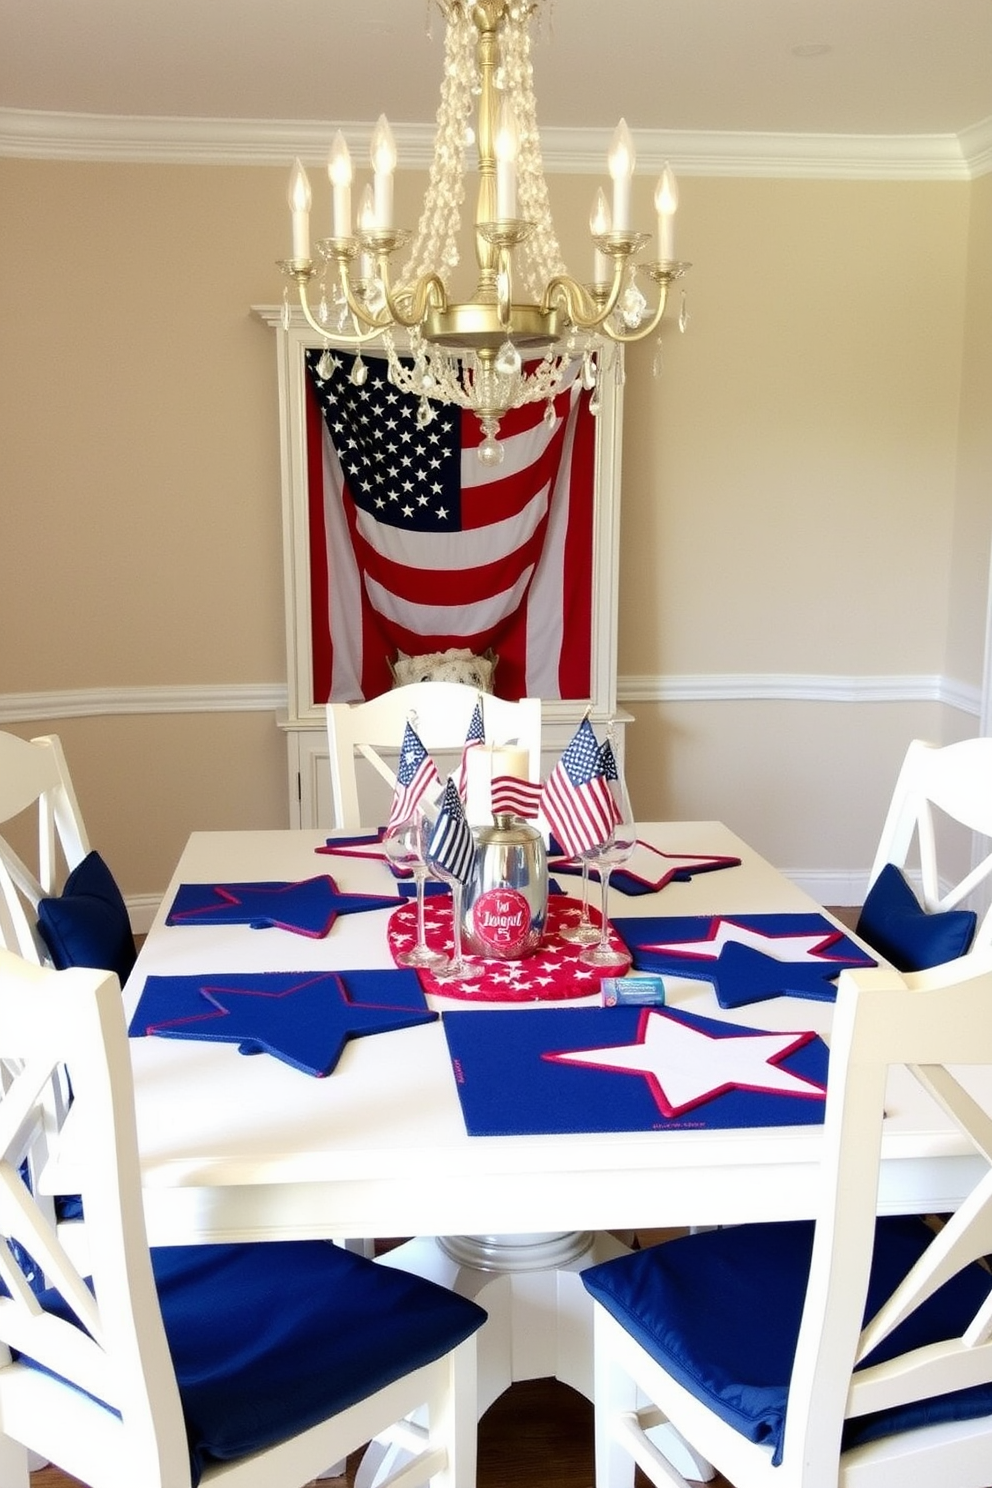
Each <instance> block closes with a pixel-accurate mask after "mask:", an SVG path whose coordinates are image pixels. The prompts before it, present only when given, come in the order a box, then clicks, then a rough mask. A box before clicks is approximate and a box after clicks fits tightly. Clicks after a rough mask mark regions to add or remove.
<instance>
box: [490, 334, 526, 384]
mask: <svg viewBox="0 0 992 1488" xmlns="http://www.w3.org/2000/svg"><path fill="white" fill-rule="evenodd" d="M522 365H523V364H522V362H521V360H520V353H519V351H518V350H517V348H516V347H515V346H514V344H513V342H512V341H504V342H503V345H502V346H501V347H500V349H499V351H498V352H497V353H496V371H497V372H498V373H499V375H500V377H519V375H520V368H521V366H522Z"/></svg>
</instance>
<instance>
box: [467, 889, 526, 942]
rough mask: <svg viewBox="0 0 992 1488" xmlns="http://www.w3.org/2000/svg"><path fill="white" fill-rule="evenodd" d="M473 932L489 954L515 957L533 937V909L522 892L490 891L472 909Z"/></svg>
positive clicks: (480, 897)
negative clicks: (531, 918) (531, 927)
mask: <svg viewBox="0 0 992 1488" xmlns="http://www.w3.org/2000/svg"><path fill="white" fill-rule="evenodd" d="M472 931H473V934H474V937H475V939H476V940H478V941H481V943H482V944H483V945H484V946H486V947H487V948H488V949H489V950H491V951H494V952H496V953H497V954H498V955H501V956H507V955H511V956H512V955H513V953H514V952H515V951H522V950H523V949H524V946H525V945H526V943H527V937H528V936H529V935H530V905H529V904H528V903H527V900H526V899H525V898H524V896H523V894H521V893H520V891H519V889H510V888H503V889H487V890H486V892H485V893H484V894H480V895H479V897H478V899H476V901H475V903H474V904H473V905H472ZM483 954H484V953H483Z"/></svg>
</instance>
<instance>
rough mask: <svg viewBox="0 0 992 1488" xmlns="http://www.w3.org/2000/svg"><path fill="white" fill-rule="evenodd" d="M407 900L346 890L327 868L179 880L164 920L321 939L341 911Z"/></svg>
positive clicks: (353, 911) (355, 911)
mask: <svg viewBox="0 0 992 1488" xmlns="http://www.w3.org/2000/svg"><path fill="white" fill-rule="evenodd" d="M402 902H403V901H402V899H401V897H400V896H399V895H398V894H393V895H381V894H343V893H341V891H340V890H339V888H338V886H337V884H336V883H335V882H334V880H333V878H329V877H328V876H327V875H326V874H321V875H319V876H318V877H316V878H307V879H303V880H302V881H301V882H300V883H281V882H266V883H223V884H180V885H179V888H178V890H177V892H176V897H175V899H174V900H173V901H172V907H171V909H170V910H169V913H168V916H167V918H166V921H165V923H166V924H167V925H249V926H250V927H251V928H252V929H253V930H269V929H278V930H291V931H292V932H293V933H294V934H295V935H308V936H310V937H311V938H313V939H319V938H320V937H321V936H324V935H326V934H327V932H328V931H329V930H330V928H331V926H332V925H333V923H334V921H335V920H336V919H337V917H338V915H344V914H358V913H361V912H362V911H363V910H368V909H392V908H393V907H394V906H395V905H397V904H401V903H402Z"/></svg>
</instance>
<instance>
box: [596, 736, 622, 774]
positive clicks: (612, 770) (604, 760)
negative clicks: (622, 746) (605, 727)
mask: <svg viewBox="0 0 992 1488" xmlns="http://www.w3.org/2000/svg"><path fill="white" fill-rule="evenodd" d="M599 768H600V769H601V770H602V772H603V776H604V778H605V779H606V780H619V779H620V771H619V768H618V767H617V757H616V755H615V754H614V753H613V745H612V744H611V743H610V741H609V739H604V740H603V743H602V745H601V747H600V751H599Z"/></svg>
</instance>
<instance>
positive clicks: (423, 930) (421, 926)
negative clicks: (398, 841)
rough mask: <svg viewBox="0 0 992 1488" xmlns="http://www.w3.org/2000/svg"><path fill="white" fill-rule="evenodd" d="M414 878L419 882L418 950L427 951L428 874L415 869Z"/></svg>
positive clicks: (422, 870)
mask: <svg viewBox="0 0 992 1488" xmlns="http://www.w3.org/2000/svg"><path fill="white" fill-rule="evenodd" d="M413 876H414V878H415V879H416V882H417V949H418V950H421V951H423V950H426V949H427V925H426V922H425V918H424V889H425V880H426V878H427V874H426V872H425V871H424V869H423V868H414V869H413Z"/></svg>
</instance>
